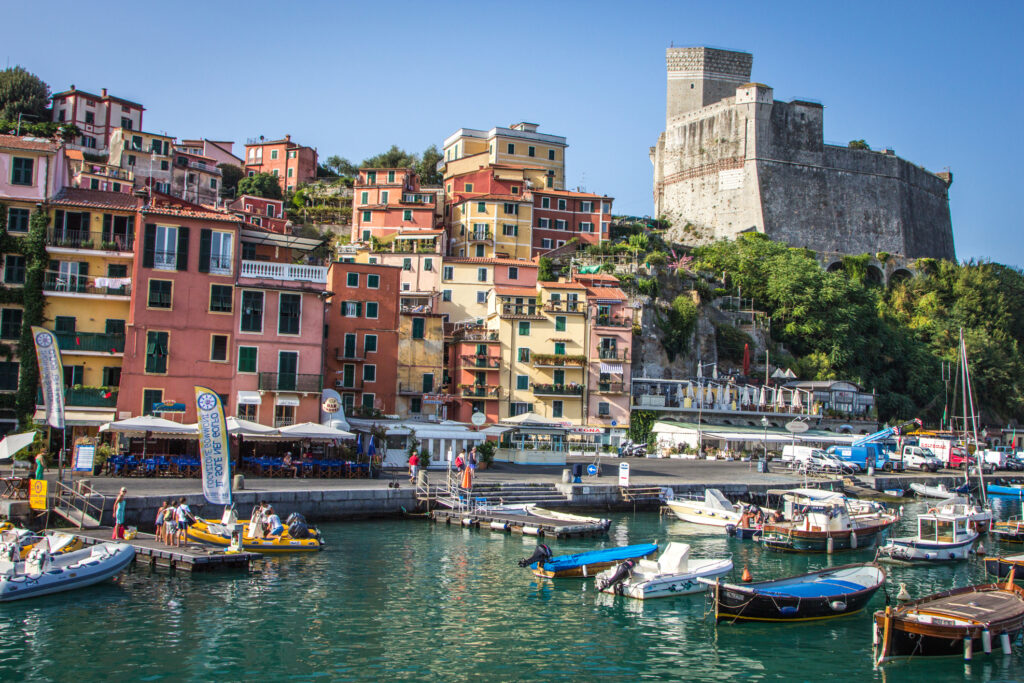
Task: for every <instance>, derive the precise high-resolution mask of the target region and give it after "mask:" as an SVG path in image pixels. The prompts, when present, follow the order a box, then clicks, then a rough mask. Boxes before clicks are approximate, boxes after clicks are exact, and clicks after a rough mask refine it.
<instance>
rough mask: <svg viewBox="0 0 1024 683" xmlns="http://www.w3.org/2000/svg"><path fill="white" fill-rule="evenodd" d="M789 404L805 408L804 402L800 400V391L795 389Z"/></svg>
mask: <svg viewBox="0 0 1024 683" xmlns="http://www.w3.org/2000/svg"><path fill="white" fill-rule="evenodd" d="M789 405H791V406H793V407H794V408H803V407H804V405H803V403H801V402H800V392H799V391H797V390H795V391H793V400H792V401H790V404H789Z"/></svg>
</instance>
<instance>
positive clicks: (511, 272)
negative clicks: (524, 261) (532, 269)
mask: <svg viewBox="0 0 1024 683" xmlns="http://www.w3.org/2000/svg"><path fill="white" fill-rule="evenodd" d="M508 279H509V280H518V279H519V268H517V267H515V266H509V268H508Z"/></svg>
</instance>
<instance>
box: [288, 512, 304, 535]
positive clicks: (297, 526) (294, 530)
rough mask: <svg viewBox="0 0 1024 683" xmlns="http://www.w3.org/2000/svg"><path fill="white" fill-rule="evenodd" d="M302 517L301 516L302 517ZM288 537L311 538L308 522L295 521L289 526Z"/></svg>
mask: <svg viewBox="0 0 1024 683" xmlns="http://www.w3.org/2000/svg"><path fill="white" fill-rule="evenodd" d="M300 517H301V515H300ZM288 535H289V536H291V537H292V538H296V539H298V538H309V525H308V524H306V520H298V519H296V520H294V521H292V522H291V523H290V524H289V525H288Z"/></svg>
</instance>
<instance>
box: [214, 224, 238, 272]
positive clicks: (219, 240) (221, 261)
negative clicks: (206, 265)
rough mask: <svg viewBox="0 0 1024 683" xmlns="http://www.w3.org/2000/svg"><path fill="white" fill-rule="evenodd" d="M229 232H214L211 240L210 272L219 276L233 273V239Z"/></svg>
mask: <svg viewBox="0 0 1024 683" xmlns="http://www.w3.org/2000/svg"><path fill="white" fill-rule="evenodd" d="M232 237H233V235H232V234H231V233H229V232H214V233H213V235H212V236H211V238H210V272H211V273H214V274H217V275H229V274H230V273H231V238H232Z"/></svg>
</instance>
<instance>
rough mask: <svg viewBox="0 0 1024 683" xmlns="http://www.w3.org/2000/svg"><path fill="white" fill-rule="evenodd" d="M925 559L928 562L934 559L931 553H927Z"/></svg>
mask: <svg viewBox="0 0 1024 683" xmlns="http://www.w3.org/2000/svg"><path fill="white" fill-rule="evenodd" d="M924 559H926V560H930V559H932V554H931V553H925V554H924Z"/></svg>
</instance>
